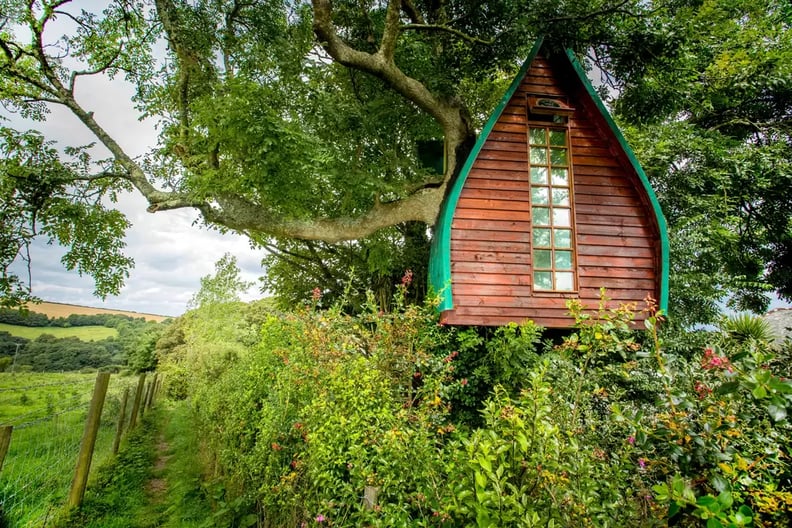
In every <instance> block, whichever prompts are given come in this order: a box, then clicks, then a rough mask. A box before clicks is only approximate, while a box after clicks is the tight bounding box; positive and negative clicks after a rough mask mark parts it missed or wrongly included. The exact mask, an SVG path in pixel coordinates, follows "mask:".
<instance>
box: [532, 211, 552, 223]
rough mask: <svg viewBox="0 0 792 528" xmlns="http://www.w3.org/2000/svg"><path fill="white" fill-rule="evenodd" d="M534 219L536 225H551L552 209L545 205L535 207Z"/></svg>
mask: <svg viewBox="0 0 792 528" xmlns="http://www.w3.org/2000/svg"><path fill="white" fill-rule="evenodd" d="M533 221H534V225H538V226H549V225H550V209H547V208H545V207H534V208H533Z"/></svg>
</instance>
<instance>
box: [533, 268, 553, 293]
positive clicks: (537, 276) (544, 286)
mask: <svg viewBox="0 0 792 528" xmlns="http://www.w3.org/2000/svg"><path fill="white" fill-rule="evenodd" d="M534 288H535V289H537V290H552V289H553V274H552V273H551V272H549V271H535V272H534Z"/></svg>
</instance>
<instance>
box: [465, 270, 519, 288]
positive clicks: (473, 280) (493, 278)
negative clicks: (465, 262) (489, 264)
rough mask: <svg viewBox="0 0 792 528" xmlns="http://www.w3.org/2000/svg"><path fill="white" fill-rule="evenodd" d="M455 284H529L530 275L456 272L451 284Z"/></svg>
mask: <svg viewBox="0 0 792 528" xmlns="http://www.w3.org/2000/svg"><path fill="white" fill-rule="evenodd" d="M457 284H493V285H503V286H509V285H518V286H530V285H531V276H530V275H514V274H510V275H506V274H503V273H457V274H455V275H454V279H453V285H454V286H456V285H457Z"/></svg>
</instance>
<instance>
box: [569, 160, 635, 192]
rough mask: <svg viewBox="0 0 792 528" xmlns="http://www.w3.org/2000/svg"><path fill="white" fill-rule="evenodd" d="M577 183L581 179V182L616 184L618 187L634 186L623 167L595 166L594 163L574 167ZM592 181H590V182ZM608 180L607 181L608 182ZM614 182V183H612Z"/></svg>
mask: <svg viewBox="0 0 792 528" xmlns="http://www.w3.org/2000/svg"><path fill="white" fill-rule="evenodd" d="M574 171H575V183H577V182H578V180H579V179H581V183H584V184H585V183H588V184H589V185H605V186H608V185H615V186H616V187H628V186H629V187H634V185H633V184H632V179H631V178H630V176H629V175H628V173H627V172H626V171H624V170H623V169H622V168H620V167H619V168H615V167H601V166H600V167H595V166H593V165H580V166H576V167H574ZM589 182H590V183H589ZM606 182H607V183H606ZM611 182H612V183H611Z"/></svg>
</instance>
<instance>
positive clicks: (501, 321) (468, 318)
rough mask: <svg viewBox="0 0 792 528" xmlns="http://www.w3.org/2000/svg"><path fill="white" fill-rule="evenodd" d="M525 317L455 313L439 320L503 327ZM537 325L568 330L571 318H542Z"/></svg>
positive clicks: (450, 323) (459, 324)
mask: <svg viewBox="0 0 792 528" xmlns="http://www.w3.org/2000/svg"><path fill="white" fill-rule="evenodd" d="M525 319H531V318H526V317H507V316H492V315H478V314H475V315H458V314H455V313H452V314H449V315H448V316H441V318H440V320H441V322H442V323H443V324H446V325H449V326H505V325H507V324H509V323H512V322H514V323H520V322H522V321H523V320H525ZM535 322H536V324H537V325H539V326H542V327H544V328H569V327H571V326H572V324H573V322H574V321H572V319H571V318H565V319H550V318H542V319H538V320H537V321H535Z"/></svg>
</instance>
